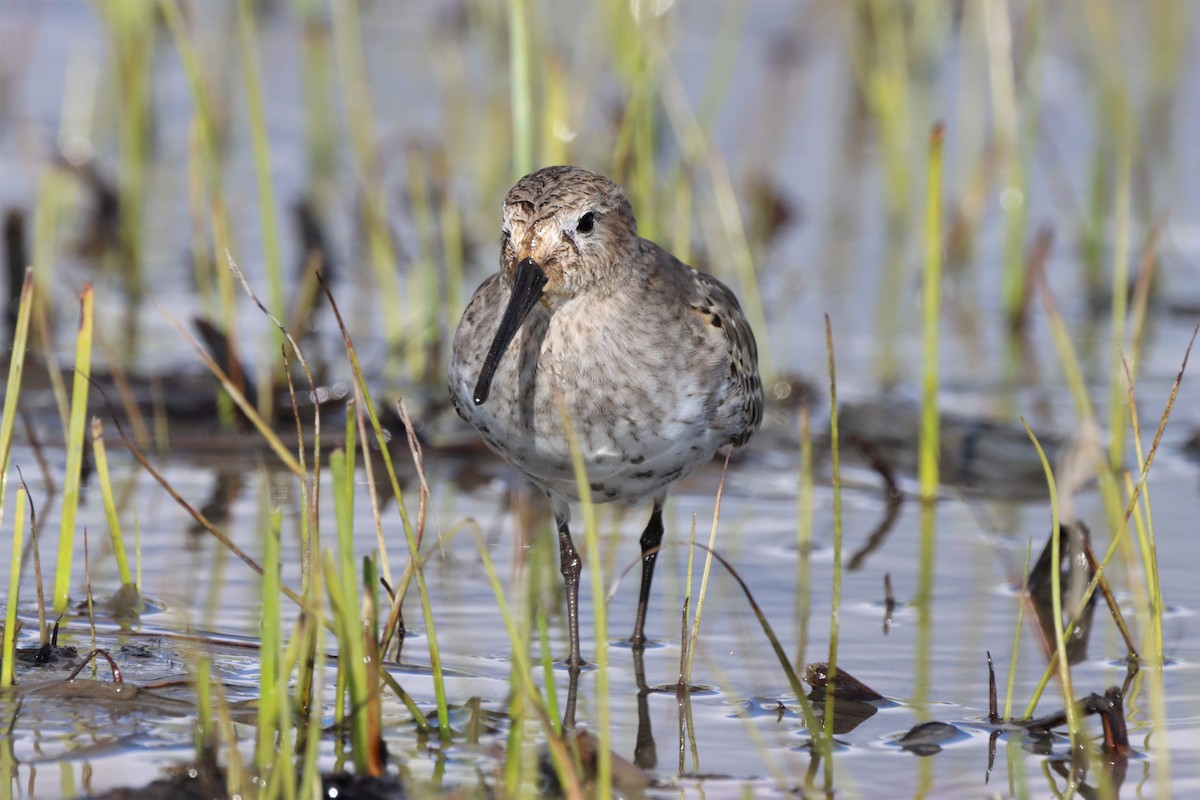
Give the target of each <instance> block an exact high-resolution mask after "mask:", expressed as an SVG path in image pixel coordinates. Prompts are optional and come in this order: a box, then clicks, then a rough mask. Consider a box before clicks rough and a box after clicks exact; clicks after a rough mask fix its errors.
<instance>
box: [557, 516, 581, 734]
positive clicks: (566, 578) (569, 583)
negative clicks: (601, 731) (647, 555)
mask: <svg viewBox="0 0 1200 800" xmlns="http://www.w3.org/2000/svg"><path fill="white" fill-rule="evenodd" d="M555 517H556V519H555V521H556V522H557V523H558V558H559V566H560V567H561V569H562V576H563V582H564V583H565V584H566V588H567V636H568V638H569V639H570V641H571V652H570V654H569V655H568V656H567V703H566V707H565V708H564V709H563V728H564V729H565V730H568V731H570V730H574V729H575V698H576V695H577V694H578V691H579V668H580V667H581V666H582V665H583V658H582V657H581V656H580V655H579V574H580V572H582V571H583V565H582V563H581V562H580V560H579V551H577V550H576V549H575V544H574V542H572V541H571V531H570V530H569V529H568V528H567V520H568V519H569V517H568V516H567V515H566V514H563V515H561V516H559V515H555Z"/></svg>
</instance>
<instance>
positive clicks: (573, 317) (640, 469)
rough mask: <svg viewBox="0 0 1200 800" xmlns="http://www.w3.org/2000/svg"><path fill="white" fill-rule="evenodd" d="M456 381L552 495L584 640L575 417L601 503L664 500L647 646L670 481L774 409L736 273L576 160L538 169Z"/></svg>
mask: <svg viewBox="0 0 1200 800" xmlns="http://www.w3.org/2000/svg"><path fill="white" fill-rule="evenodd" d="M450 394H451V395H452V397H453V399H454V406H455V408H456V409H457V410H458V413H459V414H460V415H461V416H462V417H463V418H464V419H466V420H467V421H468V422H470V423H471V424H472V425H474V426H475V427H476V428H477V429H478V430H479V433H480V434H481V435H482V436H483V438H484V440H485V441H486V442H487V444H488V445H489V446H490V447H491V448H492V449H493V450H495V451H496V452H497V453H499V454H500V455H501V456H503V457H504V458H505V459H507V460H508V461H509V462H510V463H512V464H513V465H514V466H515V467H516V468H517V469H519V470H520V471H521V472H523V473H524V474H525V475H526V476H527V477H528V478H529V480H530V481H532V482H533V483H534V484H535V485H536V486H538V487H540V488H541V489H542V490H544V491H545V492H546V493H547V494H548V495H549V497H550V506H551V509H552V510H553V513H554V518H555V522H556V523H557V525H558V540H559V555H560V558H561V566H562V574H563V578H564V580H565V581H566V589H567V619H568V627H569V633H570V648H571V652H570V656H569V657H568V661H567V663H568V664H569V665H570V666H572V667H575V668H578V666H579V665H580V664H581V663H582V660H581V658H580V654H579V574H580V570H581V564H580V560H579V554H578V553H577V552H576V550H575V546H574V544H573V543H572V542H571V534H570V530H569V529H568V522H569V519H570V506H569V504H570V502H571V501H577V500H578V499H579V492H578V488H577V484H576V481H575V473H574V470H573V468H572V462H571V452H570V446H569V442H568V428H567V424H568V423H567V422H565V421H564V411H565V417H566V420H569V425H570V426H571V428H572V429H573V430H574V433H575V435H576V436H577V438H578V441H579V445H580V449H581V450H582V453H583V461H584V465H585V468H586V472H587V479H588V483H589V484H590V490H591V496H592V499H593V501H595V502H618V503H622V504H625V505H638V504H641V503H643V502H644V501H646V500H651V501H652V502H653V505H654V510H653V511H652V512H651V515H650V522H649V523H648V524H647V525H646V530H645V532H644V533H643V534H642V538H641V546H642V584H641V594H640V595H639V597H638V608H637V619H636V621H635V623H634V628H633V636H632V638H631V640H630V641H631V642H632V643H633V645H634V646H636V647H640V646H642V645H644V643H645V641H646V638H645V631H644V628H645V623H646V605H647V602H648V600H649V596H650V584H651V581H652V580H653V577H654V562H655V560H656V558H657V555H658V548H659V545H660V544H661V542H662V536H663V524H662V506H663V501H664V499H665V497H666V492H667V487H668V486H670V484H671V483H672V482H674V481H676V480H678V479H679V478H682V477H683V476H685V475H687V474H688V473H690V472H691V471H692V470H694V469H695V468H696V467H698V466H700V465H701V464H703V463H705V462H707V461H709V460H710V459H711V458H712V457H713V454H714V453H716V451H717V450H718V449H720V448H721V447H724V446H725V445H741V444H744V443H745V442H746V440H747V439H749V438H750V435H751V434H752V433H753V432H754V431H755V429H757V428H758V425H759V423H760V422H761V421H762V407H763V397H762V384H761V381H760V380H759V376H758V354H757V349H756V346H755V343H754V334H753V333H752V332H751V330H750V326H749V324H748V323H747V322H746V318H745V316H744V315H743V313H742V309H741V307H740V306H739V305H738V301H737V298H735V297H734V295H733V292H731V291H730V290H729V289H728V288H727V287H726V286H725V285H724V284H722V283H721V282H720V281H718V280H717V279H716V278H713V277H711V276H709V275H706V274H704V273H702V272H697V271H696V270H694V269H692V268H691V267H688V266H687V265H686V264H684V263H682V262H681V261H679V259H677V258H675V257H674V256H672V255H671V254H670V253H668V252H667V251H666V250H663V249H662V248H661V247H659V246H658V245H656V244H654V243H653V242H649V241H647V240H645V239H642V238H640V237H639V236H638V235H637V221H636V219H635V218H634V215H633V210H632V208H630V205H629V201H628V199H626V197H625V193H624V192H623V191H622V190H621V188H620V187H619V186H617V185H616V184H615V183H613V182H612V181H611V180H609V179H608V178H606V177H604V176H602V175H597V174H596V173H594V172H589V171H587V170H584V169H580V168H578V167H547V168H545V169H541V170H538V171H537V172H534V173H532V174H529V175H526V176H525V177H524V178H522V179H521V180H520V181H518V182H517V185H516V186H514V187H513V188H512V189H511V190H510V191H509V193H508V196H507V197H505V199H504V227H503V235H502V237H501V240H500V272H499V273H498V274H495V275H492V276H491V277H490V278H488V279H487V280H486V281H484V282H483V285H482V286H480V287H479V289H478V290H477V291H476V292H475V295H474V297H472V298H471V302H470V304H469V305H468V306H467V309H466V311H465V312H463V317H462V321H461V322H460V323H459V326H458V332H457V333H456V334H455V336H454V347H453V354H452V355H451V360H450Z"/></svg>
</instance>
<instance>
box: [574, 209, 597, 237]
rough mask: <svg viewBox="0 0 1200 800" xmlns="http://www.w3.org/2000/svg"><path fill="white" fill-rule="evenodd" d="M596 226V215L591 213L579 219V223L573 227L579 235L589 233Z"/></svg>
mask: <svg viewBox="0 0 1200 800" xmlns="http://www.w3.org/2000/svg"><path fill="white" fill-rule="evenodd" d="M595 224H596V215H595V214H593V213H592V212H591V211H589V212H587V213H586V214H584V215H583V216H582V217H580V218H579V223H578V224H577V225H576V226H575V230H577V231H579V232H580V233H591V232H592V227H593V226H594V225H595Z"/></svg>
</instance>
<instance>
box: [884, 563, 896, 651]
mask: <svg viewBox="0 0 1200 800" xmlns="http://www.w3.org/2000/svg"><path fill="white" fill-rule="evenodd" d="M895 611H896V595H895V594H894V593H893V591H892V573H890V572H887V573H884V575H883V635H884V636H887V635H888V632H889V631H891V629H892V615H893V614H894V613H895Z"/></svg>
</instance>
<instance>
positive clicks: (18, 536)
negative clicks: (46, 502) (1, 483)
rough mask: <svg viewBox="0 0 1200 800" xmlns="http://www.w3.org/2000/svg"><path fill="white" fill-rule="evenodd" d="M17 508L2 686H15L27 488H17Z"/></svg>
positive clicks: (6, 612)
mask: <svg viewBox="0 0 1200 800" xmlns="http://www.w3.org/2000/svg"><path fill="white" fill-rule="evenodd" d="M15 502H16V504H17V507H16V509H15V510H14V511H13V546H12V559H11V561H10V562H9V565H8V606H7V607H6V608H5V610H4V652H3V654H2V656H0V657H2V658H3V659H4V661H3V664H2V665H0V686H15V685H16V683H17V682H16V680H15V678H14V667H15V665H16V643H17V602H18V600H19V595H18V589H19V588H20V584H21V550H22V549H23V548H24V546H25V503H26V495H25V487H24V486H18V487H17V497H16V500H15Z"/></svg>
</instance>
